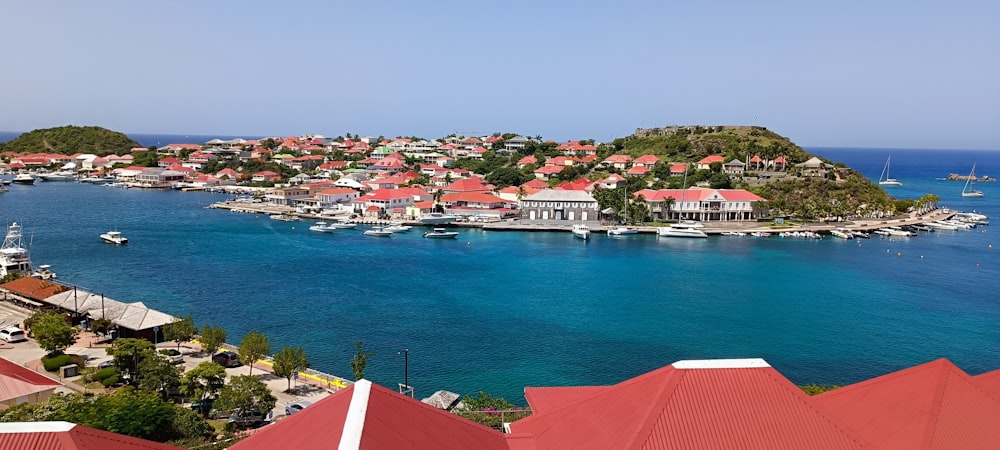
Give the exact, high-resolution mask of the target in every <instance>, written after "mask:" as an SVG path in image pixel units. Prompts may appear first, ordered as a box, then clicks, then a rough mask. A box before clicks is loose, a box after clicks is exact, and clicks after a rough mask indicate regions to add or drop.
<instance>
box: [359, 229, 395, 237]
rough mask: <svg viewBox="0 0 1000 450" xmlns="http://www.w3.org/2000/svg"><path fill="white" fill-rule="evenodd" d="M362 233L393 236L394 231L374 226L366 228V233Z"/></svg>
mask: <svg viewBox="0 0 1000 450" xmlns="http://www.w3.org/2000/svg"><path fill="white" fill-rule="evenodd" d="M361 234H364V235H365V236H375V237H389V236H392V232H391V231H388V230H386V229H385V228H382V227H374V228H372V229H370V230H365V231H364V233H361Z"/></svg>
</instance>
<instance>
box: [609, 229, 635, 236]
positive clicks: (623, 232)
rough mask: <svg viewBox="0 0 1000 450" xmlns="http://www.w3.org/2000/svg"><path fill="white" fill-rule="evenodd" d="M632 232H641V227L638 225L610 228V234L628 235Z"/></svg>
mask: <svg viewBox="0 0 1000 450" xmlns="http://www.w3.org/2000/svg"><path fill="white" fill-rule="evenodd" d="M630 234H639V229H638V228H636V227H614V228H609V229H608V236H628V235H630Z"/></svg>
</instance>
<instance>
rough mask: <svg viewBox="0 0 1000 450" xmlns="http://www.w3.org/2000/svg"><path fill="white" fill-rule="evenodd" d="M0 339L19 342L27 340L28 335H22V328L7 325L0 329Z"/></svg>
mask: <svg viewBox="0 0 1000 450" xmlns="http://www.w3.org/2000/svg"><path fill="white" fill-rule="evenodd" d="M0 339H3V340H4V341H7V342H21V341H27V340H28V337H27V336H25V335H24V330H22V329H20V328H18V327H7V328H4V329H2V330H0Z"/></svg>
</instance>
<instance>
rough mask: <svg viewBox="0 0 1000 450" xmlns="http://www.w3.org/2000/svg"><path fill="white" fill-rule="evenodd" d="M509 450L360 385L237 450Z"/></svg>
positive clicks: (425, 408) (460, 423) (488, 434)
mask: <svg viewBox="0 0 1000 450" xmlns="http://www.w3.org/2000/svg"><path fill="white" fill-rule="evenodd" d="M338 447H339V448H355V449H359V450H368V449H442V450H448V449H463V450H464V449H483V450H494V449H495V450H507V448H508V447H507V443H506V440H505V438H504V435H502V434H500V433H499V432H496V431H494V430H492V429H490V428H487V427H484V426H481V425H479V424H476V423H474V422H472V421H469V420H467V419H464V418H462V417H460V416H458V415H455V414H452V413H449V412H447V411H444V410H440V409H437V408H435V407H433V406H430V405H426V404H424V403H421V402H418V401H416V400H414V399H412V398H409V397H407V396H405V395H402V394H399V393H396V392H392V391H390V390H389V389H386V388H384V387H381V386H379V385H376V384H372V383H371V382H369V381H368V380H360V381H358V382H357V383H355V384H353V385H351V386H349V387H348V388H347V389H344V390H342V391H340V392H338V393H336V394H333V395H331V396H329V397H327V398H325V399H323V400H320V401H318V402H316V403H315V404H313V405H312V406H310V407H308V408H306V409H304V410H302V411H301V412H299V413H296V414H295V415H293V416H291V417H288V418H285V419H283V420H281V421H278V422H277V423H275V424H274V425H270V426H267V427H264V428H262V429H260V430H259V431H258V432H256V433H254V434H253V435H251V436H250V437H248V438H246V439H244V440H242V441H240V442H238V443H236V444H234V445H233V446H232V447H230V448H232V449H233V450H253V449H269V450H270V449H281V448H338Z"/></svg>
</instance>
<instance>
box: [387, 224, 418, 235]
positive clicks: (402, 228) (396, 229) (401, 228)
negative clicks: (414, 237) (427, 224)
mask: <svg viewBox="0 0 1000 450" xmlns="http://www.w3.org/2000/svg"><path fill="white" fill-rule="evenodd" d="M384 229H386V230H389V231H391V232H393V233H404V232H407V231H410V230H411V229H413V227H411V226H409V225H403V224H401V223H391V224H389V225H388V226H386V227H384Z"/></svg>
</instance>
